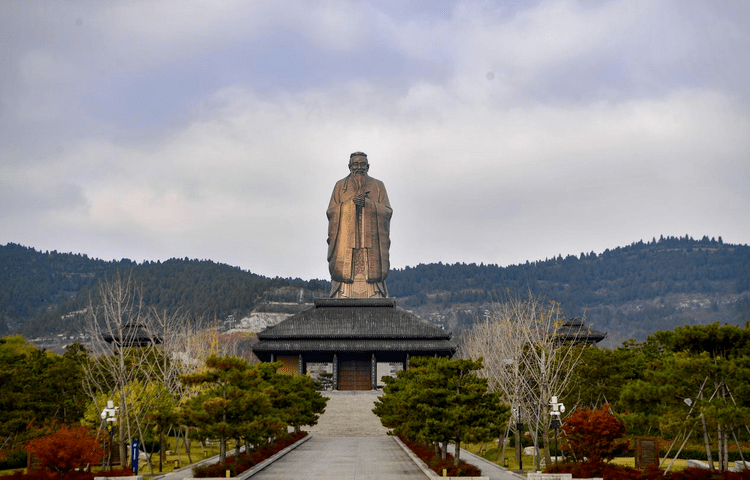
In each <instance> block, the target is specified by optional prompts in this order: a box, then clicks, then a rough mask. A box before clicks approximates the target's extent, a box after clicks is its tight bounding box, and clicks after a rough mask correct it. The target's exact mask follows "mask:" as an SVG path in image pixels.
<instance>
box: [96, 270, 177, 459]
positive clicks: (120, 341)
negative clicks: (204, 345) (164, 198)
mask: <svg viewBox="0 0 750 480" xmlns="http://www.w3.org/2000/svg"><path fill="white" fill-rule="evenodd" d="M183 323H185V318H184V316H181V315H179V314H174V315H167V314H159V313H158V312H156V311H155V310H153V309H149V308H147V307H146V306H145V305H144V304H143V301H142V296H141V292H140V288H139V287H138V286H137V285H136V283H135V282H134V280H133V278H132V277H131V276H130V275H129V274H120V273H117V274H115V275H114V276H112V277H111V278H108V279H106V280H105V281H103V282H102V283H101V284H100V285H99V288H98V289H97V291H96V295H95V296H94V297H93V298H91V299H90V301H89V308H88V309H87V315H86V319H85V324H84V332H85V334H86V335H87V336H88V337H89V346H90V348H91V350H92V353H93V354H92V358H91V361H90V362H89V363H88V365H87V367H86V368H85V375H84V388H85V389H86V391H87V393H88V394H89V396H90V398H91V399H92V401H93V402H94V404H95V406H96V408H97V409H99V410H101V409H103V407H104V405H103V403H106V400H107V398H106V396H107V395H112V396H113V397H115V398H114V400H115V403H116V404H118V415H117V417H118V428H117V442H116V443H117V446H118V449H119V455H120V459H121V461H122V462H123V464H125V463H126V460H127V443H128V441H129V439H131V438H133V437H134V436H138V437H139V438H141V439H144V438H146V435H145V434H146V433H147V431H148V430H149V429H150V428H151V427H152V426H153V424H154V415H153V411H154V410H155V409H156V406H157V405H162V406H163V404H164V402H172V401H173V402H176V401H177V400H174V399H172V398H169V397H170V395H172V394H173V393H174V392H175V390H176V389H177V388H178V387H177V385H178V384H179V376H180V373H181V368H180V362H179V361H173V360H172V358H170V355H169V353H168V352H166V351H164V350H163V349H162V348H161V347H160V344H161V343H162V341H163V339H164V338H169V333H170V331H172V330H176V329H177V326H179V325H181V324H183ZM165 333H166V334H167V335H166V336H165ZM100 403H102V405H99V404H100ZM148 462H149V467H151V469H152V471H153V464H152V462H151V458H150V456H149V457H148Z"/></svg>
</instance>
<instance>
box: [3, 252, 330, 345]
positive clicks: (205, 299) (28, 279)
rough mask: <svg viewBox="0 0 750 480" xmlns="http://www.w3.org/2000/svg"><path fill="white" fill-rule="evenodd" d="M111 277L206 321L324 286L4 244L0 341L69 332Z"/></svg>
mask: <svg viewBox="0 0 750 480" xmlns="http://www.w3.org/2000/svg"><path fill="white" fill-rule="evenodd" d="M116 273H119V274H121V275H130V276H132V279H133V280H134V282H135V284H137V285H138V286H139V287H140V289H141V292H142V294H143V301H144V303H145V304H146V305H148V306H155V307H157V308H159V309H160V310H165V311H167V312H174V311H175V310H177V309H180V310H181V311H183V312H186V313H188V314H189V315H190V316H191V317H194V318H197V317H201V318H203V319H208V320H214V319H218V320H223V319H224V318H226V317H227V316H229V315H235V316H238V315H239V316H242V315H246V314H249V313H250V311H252V309H253V308H254V306H255V303H256V301H258V299H259V298H261V297H262V296H263V295H264V293H265V292H267V291H269V290H272V289H275V288H278V287H281V286H297V287H300V288H307V289H311V290H313V291H321V292H322V291H323V290H324V289H325V288H326V284H325V282H320V281H316V280H312V281H303V280H300V279H283V278H267V277H263V276H260V275H256V274H253V273H250V272H247V271H243V270H241V269H240V268H238V267H232V266H229V265H224V264H219V263H215V262H212V261H209V260H191V259H188V258H184V259H170V260H167V261H164V262H143V263H140V264H138V263H136V262H134V261H132V260H128V259H123V260H120V261H109V262H108V261H103V260H97V259H90V258H88V257H87V256H86V255H81V254H71V253H58V252H56V251H53V252H39V251H36V250H34V249H33V248H29V247H24V246H21V245H17V244H12V243H9V244H7V245H5V246H0V335H7V334H9V333H22V334H24V335H25V336H28V337H34V336H44V335H50V334H53V333H68V332H71V331H72V329H73V328H74V325H73V321H74V318H73V316H71V315H69V314H70V313H72V312H78V311H81V310H83V309H85V308H86V307H87V306H88V303H89V298H90V295H91V293H92V289H93V288H95V287H96V285H97V284H98V282H99V281H101V280H103V279H105V278H107V277H111V276H112V275H115V274H116Z"/></svg>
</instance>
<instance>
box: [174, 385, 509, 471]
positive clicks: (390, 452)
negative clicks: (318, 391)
mask: <svg viewBox="0 0 750 480" xmlns="http://www.w3.org/2000/svg"><path fill="white" fill-rule="evenodd" d="M381 394H382V392H380V391H372V392H325V393H324V395H326V396H327V397H328V399H329V400H328V405H327V406H326V411H325V413H324V414H323V415H322V416H321V417H320V419H319V420H318V424H317V425H315V426H313V427H308V428H305V430H307V431H308V432H309V433H310V434H311V435H312V438H311V439H310V440H309V441H308V442H306V443H304V444H303V445H300V446H299V447H297V448H296V449H294V450H293V451H292V452H290V453H288V454H287V455H285V456H284V457H282V458H281V459H280V460H277V461H276V462H274V463H273V464H271V465H270V466H268V467H267V468H266V469H264V470H262V471H260V472H258V473H256V474H255V475H253V476H252V477H251V479H250V480H289V479H300V480H307V479H331V480H381V479H382V480H412V479H413V480H417V479H419V480H424V479H426V478H428V477H427V476H426V475H425V474H424V473H423V472H422V470H420V469H419V467H418V466H417V465H416V464H415V463H414V462H413V461H412V460H411V459H410V458H409V456H408V455H407V454H406V452H404V451H403V449H402V448H401V447H400V446H399V445H398V443H396V440H395V439H394V438H393V437H389V436H387V435H386V432H387V429H386V428H385V427H383V426H382V425H381V423H380V419H378V417H377V416H375V414H374V413H372V408H373V406H374V404H375V400H376V399H377V398H378V396H379V395H381ZM461 457H462V458H463V459H465V460H468V461H469V462H470V463H474V464H475V465H477V466H478V467H479V468H481V469H482V474H483V475H486V476H489V477H490V479H492V480H518V479H519V478H524V477H520V476H517V475H514V474H513V473H511V472H508V471H506V470H504V469H502V468H500V467H498V466H496V465H494V464H492V463H490V462H486V461H485V460H483V459H481V458H480V457H476V456H473V457H474V458H471V459H469V458H468V457H472V454H470V453H468V452H466V451H465V450H462V452H461ZM185 470H186V471H184V472H179V473H178V472H175V473H174V474H169V475H165V476H164V477H162V478H163V480H180V478H184V477H186V476H192V471H191V470H190V469H185Z"/></svg>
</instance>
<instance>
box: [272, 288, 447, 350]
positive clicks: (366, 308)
mask: <svg viewBox="0 0 750 480" xmlns="http://www.w3.org/2000/svg"><path fill="white" fill-rule="evenodd" d="M386 301H387V302H386ZM284 338H287V339H288V338H296V339H302V338H370V339H374V338H388V339H416V338H422V339H435V340H437V339H444V340H448V339H450V338H451V333H450V332H446V331H445V330H443V329H441V328H440V327H437V326H435V325H433V324H432V323H430V322H427V321H425V320H422V319H421V318H419V317H418V316H416V315H414V314H413V313H411V312H407V311H406V310H404V309H402V308H399V307H397V306H396V304H395V301H394V300H393V299H390V298H383V299H373V300H338V299H318V300H316V302H315V307H314V308H311V309H308V310H305V311H302V312H300V313H298V314H296V315H294V316H292V317H290V318H288V319H286V320H284V321H283V322H281V323H279V324H277V325H275V326H273V327H269V328H267V329H266V330H264V331H262V332H260V333H259V334H258V339H259V340H261V341H263V340H272V339H284Z"/></svg>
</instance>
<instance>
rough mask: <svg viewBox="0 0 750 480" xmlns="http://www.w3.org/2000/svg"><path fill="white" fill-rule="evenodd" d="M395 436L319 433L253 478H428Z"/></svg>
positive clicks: (423, 479) (262, 479)
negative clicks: (325, 434)
mask: <svg viewBox="0 0 750 480" xmlns="http://www.w3.org/2000/svg"><path fill="white" fill-rule="evenodd" d="M426 478H428V477H427V476H426V475H425V474H424V473H422V470H420V469H419V467H417V465H416V464H415V463H414V462H413V461H412V460H411V459H410V458H409V457H408V455H406V453H405V452H404V451H403V450H402V449H401V447H400V446H399V445H398V444H397V443H396V441H395V440H394V439H393V438H392V437H316V436H313V438H311V439H310V441H309V442H307V443H305V444H304V445H301V446H299V447H297V448H296V449H295V450H293V451H292V452H290V453H288V454H287V455H285V456H284V457H283V458H282V459H280V460H278V461H276V462H274V463H273V464H272V465H271V466H269V467H267V468H266V469H265V470H263V471H261V472H259V473H257V474H255V475H253V476H252V480H290V479H300V480H307V479H310V480H312V479H315V480H322V479H330V480H425V479H426Z"/></svg>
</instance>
